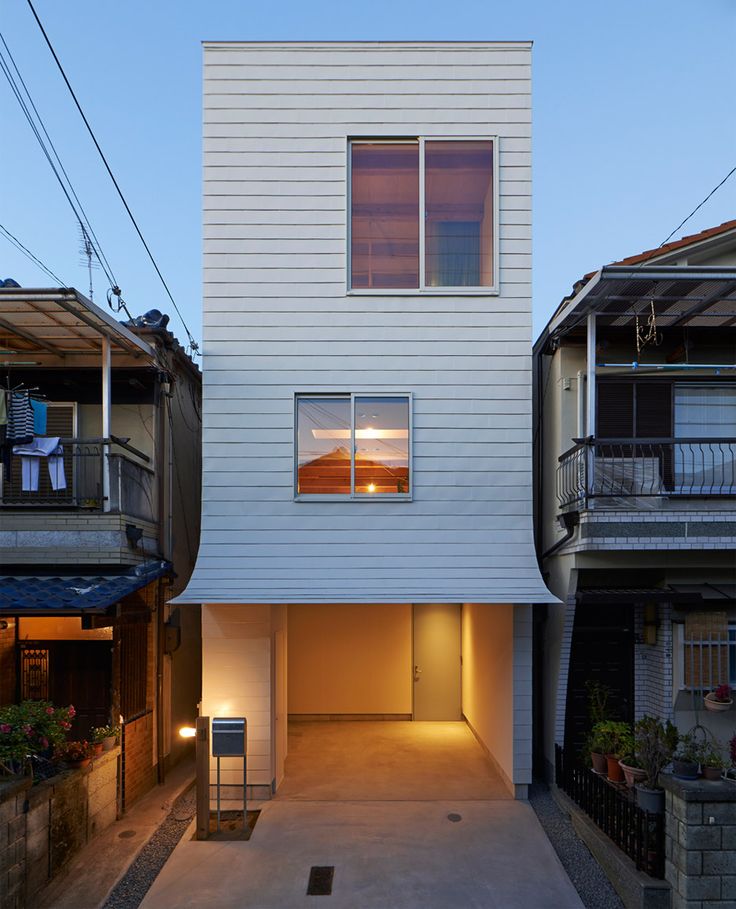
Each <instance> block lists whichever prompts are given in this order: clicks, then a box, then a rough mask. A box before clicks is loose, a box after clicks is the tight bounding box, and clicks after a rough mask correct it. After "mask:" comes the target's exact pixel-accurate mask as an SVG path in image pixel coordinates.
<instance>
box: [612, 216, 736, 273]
mask: <svg viewBox="0 0 736 909" xmlns="http://www.w3.org/2000/svg"><path fill="white" fill-rule="evenodd" d="M729 230H736V220H734V221H724V222H723V224H719V225H718V226H717V227H709V228H708V229H707V230H701V231H700V233H697V234H690V235H689V236H687V237H680V239H679V240H673V241H672V242H671V243H665V244H664V246H658V247H656V248H655V249H645V250H644V252H640V253H637V254H636V255H635V256H627V257H626V258H625V259H621V260H620V261H618V262H612V263H611V264H612V265H637V264H638V263H639V262H645V261H646V260H647V259H649V258H654V257H655V256H664V255H666V254H667V253H669V252H673V251H674V250H676V249H682V248H683V247H685V246H691V245H692V244H693V243H701V242H702V241H703V240H710V238H711V237H717V236H718V235H719V234H726V233H728V232H729Z"/></svg>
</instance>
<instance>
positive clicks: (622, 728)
mask: <svg viewBox="0 0 736 909" xmlns="http://www.w3.org/2000/svg"><path fill="white" fill-rule="evenodd" d="M593 735H594V737H595V740H596V742H597V743H598V746H599V747H600V748H601V749H602V751H603V754H605V756H606V774H607V776H608V779H609V780H610V781H611V782H612V783H622V782H623V780H624V773H623V770H622V769H621V765H620V764H619V759H620V758H621V757H622V756H623V755H625V754H629V753H630V752H631V751H632V749H633V740H632V737H631V727H630V726H629V724H628V723H622V722H620V721H619V720H603V721H602V722H600V723H596V724H595V726H594V727H593Z"/></svg>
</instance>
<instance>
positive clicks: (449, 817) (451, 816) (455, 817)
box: [447, 814, 463, 824]
mask: <svg viewBox="0 0 736 909" xmlns="http://www.w3.org/2000/svg"><path fill="white" fill-rule="evenodd" d="M462 819H463V816H462V814H448V815H447V820H448V821H452V823H453V824H457V822H458V821H461V820H462Z"/></svg>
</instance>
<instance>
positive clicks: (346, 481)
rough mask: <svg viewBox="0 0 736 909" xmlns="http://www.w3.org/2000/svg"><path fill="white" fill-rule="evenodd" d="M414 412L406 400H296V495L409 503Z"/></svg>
mask: <svg viewBox="0 0 736 909" xmlns="http://www.w3.org/2000/svg"><path fill="white" fill-rule="evenodd" d="M410 409H411V408H410V398H409V396H408V395H380V394H379V395H363V394H352V395H351V394H324V395H297V398H296V427H297V431H296V493H297V495H298V496H300V497H301V496H348V497H356V498H357V497H363V496H365V497H368V498H370V497H376V496H378V497H381V496H383V497H385V496H393V497H401V498H407V497H408V496H409V493H410V475H409V474H410V455H409V428H410Z"/></svg>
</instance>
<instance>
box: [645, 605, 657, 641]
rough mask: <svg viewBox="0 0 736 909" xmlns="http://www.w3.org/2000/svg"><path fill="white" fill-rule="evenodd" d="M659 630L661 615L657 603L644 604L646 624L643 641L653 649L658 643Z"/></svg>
mask: <svg viewBox="0 0 736 909" xmlns="http://www.w3.org/2000/svg"><path fill="white" fill-rule="evenodd" d="M658 628H659V614H658V612H657V604H656V603H645V604H644V622H643V626H642V641H643V642H644V643H645V644H649V645H650V646H651V647H653V646H654V645H655V644H656V643H657V629H658Z"/></svg>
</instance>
